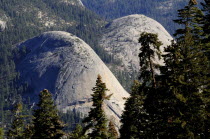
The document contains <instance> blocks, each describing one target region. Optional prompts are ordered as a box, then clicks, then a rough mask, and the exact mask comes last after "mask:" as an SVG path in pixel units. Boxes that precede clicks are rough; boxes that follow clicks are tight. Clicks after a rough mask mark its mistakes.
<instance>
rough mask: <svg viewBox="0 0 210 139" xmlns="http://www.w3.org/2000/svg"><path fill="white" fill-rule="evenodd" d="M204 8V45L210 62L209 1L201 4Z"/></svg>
mask: <svg viewBox="0 0 210 139" xmlns="http://www.w3.org/2000/svg"><path fill="white" fill-rule="evenodd" d="M201 4H202V6H203V11H204V13H205V15H204V18H203V24H204V25H203V31H204V36H205V38H204V43H205V46H206V49H205V51H206V53H207V55H208V58H209V60H210V42H209V40H210V1H209V0H204V2H203V3H201Z"/></svg>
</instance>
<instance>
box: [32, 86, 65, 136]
mask: <svg viewBox="0 0 210 139" xmlns="http://www.w3.org/2000/svg"><path fill="white" fill-rule="evenodd" d="M39 98H40V100H39V103H38V104H37V106H38V108H37V109H36V110H34V114H33V116H34V117H35V118H34V119H33V124H34V129H33V130H34V134H33V136H32V139H38V138H39V139H40V138H42V139H58V138H61V137H62V136H63V135H64V134H65V133H64V132H63V131H62V129H63V127H64V124H63V123H62V122H61V121H60V120H59V116H58V111H57V109H56V106H55V105H54V102H53V100H52V95H51V93H50V92H49V91H48V90H46V89H45V90H43V91H41V92H40V94H39Z"/></svg>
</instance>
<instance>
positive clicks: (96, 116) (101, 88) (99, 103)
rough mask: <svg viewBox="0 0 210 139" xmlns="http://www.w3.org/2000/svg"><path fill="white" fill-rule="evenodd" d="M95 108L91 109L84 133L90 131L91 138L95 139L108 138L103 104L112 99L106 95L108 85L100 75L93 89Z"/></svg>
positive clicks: (86, 119)
mask: <svg viewBox="0 0 210 139" xmlns="http://www.w3.org/2000/svg"><path fill="white" fill-rule="evenodd" d="M92 91H93V94H92V101H93V105H92V106H93V108H91V110H90V112H89V115H88V117H86V118H85V119H84V121H83V123H85V124H86V127H85V129H84V131H87V130H89V132H90V133H89V134H88V135H89V137H90V138H94V139H100V138H101V139H104V138H108V128H107V118H106V116H105V113H104V110H103V102H104V100H107V99H109V98H110V97H111V95H108V96H107V95H106V91H108V89H107V88H106V84H105V83H103V82H102V78H101V76H100V75H98V77H97V80H96V85H95V87H93V89H92Z"/></svg>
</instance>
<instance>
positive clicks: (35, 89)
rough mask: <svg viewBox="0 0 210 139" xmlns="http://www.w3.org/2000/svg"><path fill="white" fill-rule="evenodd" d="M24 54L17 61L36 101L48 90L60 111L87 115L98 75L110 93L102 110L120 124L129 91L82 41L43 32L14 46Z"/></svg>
mask: <svg viewBox="0 0 210 139" xmlns="http://www.w3.org/2000/svg"><path fill="white" fill-rule="evenodd" d="M17 47H18V48H19V49H25V48H26V52H27V54H26V55H25V56H24V57H23V58H22V59H21V60H20V61H19V63H18V64H17V69H18V71H19V72H20V78H21V82H22V83H27V84H28V86H29V88H31V90H32V91H31V93H30V94H25V96H30V97H31V99H33V101H36V98H37V94H38V93H39V92H40V91H41V90H43V89H48V90H49V91H50V92H52V93H53V94H54V98H55V102H56V104H57V106H58V108H59V109H60V110H62V111H64V112H65V111H66V110H69V109H70V110H73V109H74V110H76V111H79V112H82V113H84V114H87V112H88V111H89V108H90V107H91V101H90V100H91V99H90V98H91V94H92V91H91V89H92V88H93V87H94V86H95V81H96V78H97V75H98V74H100V75H101V76H102V80H103V82H105V83H106V85H107V88H108V89H109V91H108V94H112V93H113V96H112V97H111V99H110V100H108V101H106V102H105V103H106V105H105V109H106V113H107V115H108V117H109V118H111V119H115V120H114V121H116V122H115V124H116V126H117V127H119V126H120V122H119V119H120V115H121V113H122V111H123V108H124V102H125V100H124V99H123V98H124V97H128V96H129V94H128V93H127V92H126V91H125V90H124V89H123V87H122V86H121V85H120V83H119V82H118V81H117V79H116V78H115V77H114V75H113V74H112V73H111V71H110V70H109V69H108V68H107V67H106V65H105V64H104V63H103V62H102V61H101V59H100V58H99V57H98V56H97V55H96V53H95V52H94V51H93V50H92V49H91V47H90V46H88V45H87V44H86V43H85V42H84V41H82V40H81V39H79V38H78V37H76V36H74V35H72V34H70V33H66V32H61V31H52V32H46V33H43V34H42V35H40V36H37V37H34V38H32V39H29V40H27V41H25V42H23V43H21V44H19V45H18V46H17Z"/></svg>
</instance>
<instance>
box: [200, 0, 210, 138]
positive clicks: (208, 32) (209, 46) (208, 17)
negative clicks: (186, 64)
mask: <svg viewBox="0 0 210 139" xmlns="http://www.w3.org/2000/svg"><path fill="white" fill-rule="evenodd" d="M201 5H202V6H203V12H204V18H203V24H204V25H203V31H204V35H203V36H204V39H203V43H204V46H205V48H204V50H203V51H204V52H205V54H206V56H207V57H208V63H207V65H209V67H208V71H209V72H208V73H210V41H209V40H210V0H204V2H203V3H201ZM208 79H209V84H208V85H207V88H206V91H205V92H204V98H205V104H206V113H207V117H206V120H205V136H206V137H210V99H209V98H210V74H208Z"/></svg>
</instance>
